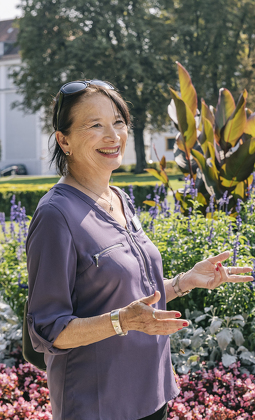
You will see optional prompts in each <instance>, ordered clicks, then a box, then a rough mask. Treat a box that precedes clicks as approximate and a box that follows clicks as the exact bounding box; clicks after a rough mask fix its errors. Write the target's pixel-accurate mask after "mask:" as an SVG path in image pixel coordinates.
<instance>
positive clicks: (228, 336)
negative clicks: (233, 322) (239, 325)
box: [216, 328, 232, 351]
mask: <svg viewBox="0 0 255 420" xmlns="http://www.w3.org/2000/svg"><path fill="white" fill-rule="evenodd" d="M216 338H217V341H218V344H219V346H220V348H221V350H222V351H224V350H226V348H227V346H228V345H229V343H230V342H231V341H232V333H231V331H230V330H229V329H227V328H224V329H223V330H221V331H220V332H219V333H218V334H217V335H216Z"/></svg>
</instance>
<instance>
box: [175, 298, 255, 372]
mask: <svg viewBox="0 0 255 420" xmlns="http://www.w3.org/2000/svg"><path fill="white" fill-rule="evenodd" d="M216 313H217V309H216V308H213V307H212V306H211V307H209V308H205V309H204V312H200V311H193V312H192V313H190V311H189V310H188V309H186V310H185V317H186V319H189V324H190V325H189V327H187V328H183V329H182V330H180V331H177V332H176V333H174V334H172V335H171V349H172V362H173V365H174V367H175V369H176V370H177V372H178V373H180V374H186V373H188V372H190V371H192V372H194V371H197V370H199V369H201V368H202V367H206V368H207V369H208V368H212V367H214V366H216V364H218V363H219V362H222V364H223V366H224V367H225V368H228V367H229V366H230V365H232V364H233V363H236V362H239V364H240V366H241V368H240V372H241V373H246V374H249V373H253V374H255V357H254V356H255V353H254V351H253V350H254V346H251V348H247V347H245V346H249V342H248V340H245V338H244V334H243V333H244V329H245V326H246V320H245V319H244V317H243V316H242V315H239V314H237V315H235V316H232V317H229V316H224V317H223V318H220V317H218V316H217V315H216ZM254 327H255V325H253V328H252V329H253V333H254V332H255V328H254Z"/></svg>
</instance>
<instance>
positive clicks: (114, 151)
mask: <svg viewBox="0 0 255 420" xmlns="http://www.w3.org/2000/svg"><path fill="white" fill-rule="evenodd" d="M119 150H120V146H118V147H114V148H111V149H110V148H106V147H105V148H104V149H97V151H98V152H99V153H102V154H103V155H108V156H111V155H116V154H118V153H119Z"/></svg>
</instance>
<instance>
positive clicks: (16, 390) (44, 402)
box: [0, 363, 52, 420]
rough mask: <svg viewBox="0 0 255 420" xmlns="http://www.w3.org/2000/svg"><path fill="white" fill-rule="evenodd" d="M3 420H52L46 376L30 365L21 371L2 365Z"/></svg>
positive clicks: (0, 402) (0, 405) (0, 411)
mask: <svg viewBox="0 0 255 420" xmlns="http://www.w3.org/2000/svg"><path fill="white" fill-rule="evenodd" d="M0 418H1V419H7V420H37V419H38V420H39V419H40V420H51V419H52V410H51V405H50V400H49V390H48V388H47V376H46V373H45V372H42V371H40V370H38V369H37V368H35V367H33V366H32V365H31V364H30V363H26V364H24V365H19V367H18V368H15V367H14V366H13V367H12V368H7V367H6V366H5V365H3V364H0Z"/></svg>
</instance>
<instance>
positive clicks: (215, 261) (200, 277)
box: [180, 251, 254, 289]
mask: <svg viewBox="0 0 255 420" xmlns="http://www.w3.org/2000/svg"><path fill="white" fill-rule="evenodd" d="M229 255H230V252H229V251H225V252H222V253H221V254H218V255H216V256H215V257H210V258H207V259H206V260H204V261H201V262H199V263H197V264H196V265H195V266H194V267H193V268H192V269H191V270H190V271H188V272H187V273H185V275H184V276H183V278H182V279H180V285H181V281H182V280H183V283H186V285H187V287H185V289H194V288H195V287H199V288H203V289H215V288H216V287H218V286H220V285H221V284H222V283H224V282H231V283H239V282H242V283H245V282H248V281H252V280H254V279H253V277H252V276H240V275H239V274H241V273H248V272H251V271H252V270H253V269H252V267H248V266H247V267H230V266H229V267H223V265H222V261H225V260H226V259H228V258H229ZM185 277H186V279H185ZM181 289H182V287H181Z"/></svg>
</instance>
